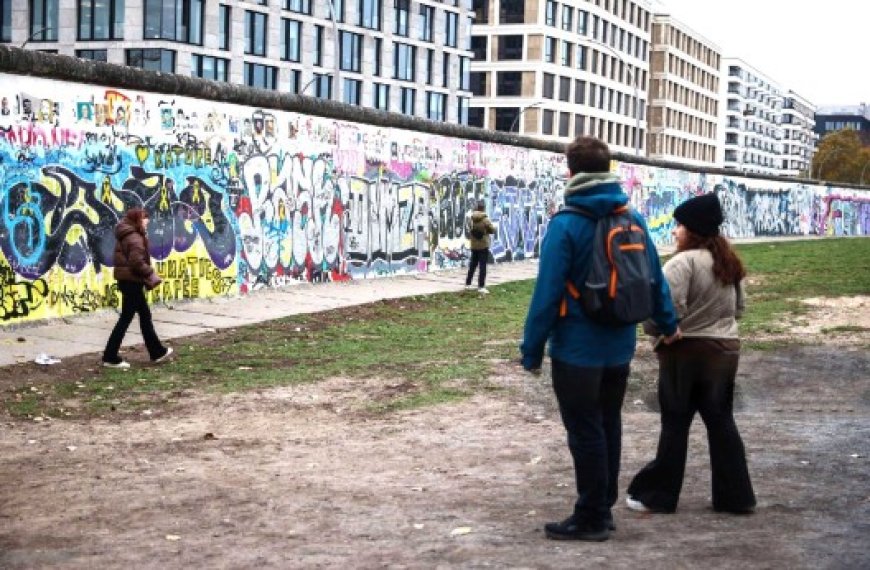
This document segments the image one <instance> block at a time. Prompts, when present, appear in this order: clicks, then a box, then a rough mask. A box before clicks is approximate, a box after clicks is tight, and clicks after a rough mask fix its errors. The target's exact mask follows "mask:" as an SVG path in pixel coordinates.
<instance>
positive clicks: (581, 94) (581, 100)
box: [574, 80, 586, 105]
mask: <svg viewBox="0 0 870 570" xmlns="http://www.w3.org/2000/svg"><path fill="white" fill-rule="evenodd" d="M574 102H575V103H577V104H578V105H585V104H586V82H585V81H581V80H577V81H575V82H574Z"/></svg>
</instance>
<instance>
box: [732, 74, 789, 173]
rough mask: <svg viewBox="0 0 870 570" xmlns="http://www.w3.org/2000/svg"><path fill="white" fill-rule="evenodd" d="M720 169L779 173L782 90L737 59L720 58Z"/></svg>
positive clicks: (781, 136)
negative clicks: (721, 154) (721, 152)
mask: <svg viewBox="0 0 870 570" xmlns="http://www.w3.org/2000/svg"><path fill="white" fill-rule="evenodd" d="M720 94H721V98H722V100H723V101H724V102H725V105H724V107H723V109H722V110H721V111H720V122H722V123H723V124H724V129H723V136H724V145H725V157H724V165H723V166H724V167H725V168H733V169H735V170H739V171H742V172H748V173H759V174H774V175H780V174H783V154H782V146H783V144H782V140H783V128H782V109H783V102H784V93H783V89H782V88H781V87H779V86H778V85H777V84H776V83H775V82H774V81H773V80H771V79H770V78H769V77H767V76H765V75H764V74H763V73H761V72H760V71H758V70H757V69H755V68H754V67H752V66H750V65H749V64H748V63H746V62H745V61H743V60H741V59H738V58H727V57H726V58H722V81H721V86H720Z"/></svg>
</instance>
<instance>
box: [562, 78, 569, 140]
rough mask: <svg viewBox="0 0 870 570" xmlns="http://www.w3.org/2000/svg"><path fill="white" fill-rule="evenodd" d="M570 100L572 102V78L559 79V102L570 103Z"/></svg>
mask: <svg viewBox="0 0 870 570" xmlns="http://www.w3.org/2000/svg"><path fill="white" fill-rule="evenodd" d="M570 100H571V78H570V77H560V78H559V101H570ZM566 136H567V135H566Z"/></svg>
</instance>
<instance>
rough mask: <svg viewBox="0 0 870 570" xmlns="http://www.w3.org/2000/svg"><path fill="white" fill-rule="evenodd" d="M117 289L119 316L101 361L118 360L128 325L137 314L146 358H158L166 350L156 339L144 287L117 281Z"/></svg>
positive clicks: (133, 282) (131, 282) (138, 284)
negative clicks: (119, 296) (119, 295)
mask: <svg viewBox="0 0 870 570" xmlns="http://www.w3.org/2000/svg"><path fill="white" fill-rule="evenodd" d="M118 289H119V290H120V291H121V316H120V317H119V318H118V322H117V323H116V324H115V328H114V329H112V334H111V335H109V342H107V343H106V350H105V351H103V360H104V361H105V362H115V361H117V360H119V357H118V351H119V350H121V342H123V340H124V335H125V334H127V329H128V328H129V327H130V323H131V322H133V317H134V316H135V315H137V314H138V315H139V326H140V328H141V329H142V338H143V339H144V340H145V346H146V347H147V348H148V356H150V357H151V360H154V359H155V358H160V357H161V356H163V354H164V353H165V352H166V349H165V348H164V347H163V345H162V344H160V339H158V338H157V333H156V332H155V331H154V323H152V322H151V309H149V308H148V301H147V300H146V299H145V287H144V286H143V285H142V284H141V283H136V282H135V281H118Z"/></svg>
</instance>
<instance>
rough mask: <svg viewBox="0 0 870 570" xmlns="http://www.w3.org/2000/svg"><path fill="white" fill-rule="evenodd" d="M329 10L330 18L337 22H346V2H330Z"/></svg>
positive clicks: (334, 0)
mask: <svg viewBox="0 0 870 570" xmlns="http://www.w3.org/2000/svg"><path fill="white" fill-rule="evenodd" d="M328 6H329V8H327V10H332V11H331V12H330V18H335V21H336V22H344V0H330V2H329V4H328Z"/></svg>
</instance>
